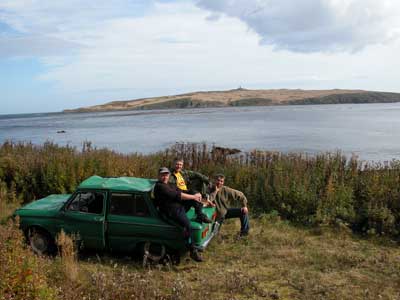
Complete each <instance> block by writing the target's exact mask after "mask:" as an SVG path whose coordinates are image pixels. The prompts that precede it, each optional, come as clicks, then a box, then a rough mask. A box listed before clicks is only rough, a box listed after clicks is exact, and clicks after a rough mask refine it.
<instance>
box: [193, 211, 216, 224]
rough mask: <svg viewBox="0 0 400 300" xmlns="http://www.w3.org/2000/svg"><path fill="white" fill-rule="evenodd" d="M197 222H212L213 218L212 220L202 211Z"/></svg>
mask: <svg viewBox="0 0 400 300" xmlns="http://www.w3.org/2000/svg"><path fill="white" fill-rule="evenodd" d="M196 222H198V223H212V220H210V219H209V218H208V217H207V216H206V215H205V214H203V213H201V214H199V215H197V218H196Z"/></svg>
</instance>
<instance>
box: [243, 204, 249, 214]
mask: <svg viewBox="0 0 400 300" xmlns="http://www.w3.org/2000/svg"><path fill="white" fill-rule="evenodd" d="M242 212H243V214H245V215H247V214H248V213H249V209H248V208H247V207H246V206H245V207H242Z"/></svg>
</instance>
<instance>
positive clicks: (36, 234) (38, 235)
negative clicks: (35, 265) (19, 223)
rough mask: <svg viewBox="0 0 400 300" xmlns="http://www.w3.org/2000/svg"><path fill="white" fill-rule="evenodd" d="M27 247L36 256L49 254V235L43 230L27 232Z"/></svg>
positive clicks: (33, 229)
mask: <svg viewBox="0 0 400 300" xmlns="http://www.w3.org/2000/svg"><path fill="white" fill-rule="evenodd" d="M29 245H30V246H31V248H32V250H33V252H35V253H36V254H38V255H46V254H50V253H51V250H52V249H53V243H52V239H51V237H50V235H49V234H48V233H47V232H45V231H44V230H40V229H36V228H32V229H30V230H29Z"/></svg>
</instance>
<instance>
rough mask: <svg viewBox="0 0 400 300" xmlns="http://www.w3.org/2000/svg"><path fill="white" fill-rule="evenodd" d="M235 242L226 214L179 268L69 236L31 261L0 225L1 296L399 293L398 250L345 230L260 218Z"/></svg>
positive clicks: (16, 237)
mask: <svg viewBox="0 0 400 300" xmlns="http://www.w3.org/2000/svg"><path fill="white" fill-rule="evenodd" d="M252 225H253V226H252V232H251V235H250V236H249V237H246V238H242V239H237V231H238V229H239V224H238V222H236V221H233V220H230V221H229V222H227V224H224V226H223V228H222V231H221V232H220V234H219V236H217V237H216V239H215V240H213V241H212V243H211V244H210V246H209V248H207V250H206V251H205V252H204V254H203V256H204V258H205V262H203V263H195V262H193V261H191V260H190V259H189V258H188V257H186V258H183V260H182V262H181V264H180V265H178V266H174V265H169V264H167V265H148V266H147V267H145V268H143V266H142V263H141V260H140V258H139V257H136V258H135V259H131V258H130V257H119V256H112V255H109V254H93V253H83V254H81V255H80V257H79V259H78V258H77V255H76V253H74V251H73V250H72V248H71V246H68V245H71V244H68V243H69V241H70V240H69V239H68V238H66V237H64V238H62V241H60V242H61V244H62V245H63V252H62V253H60V254H59V256H57V257H55V258H44V257H36V256H35V255H33V254H32V253H31V251H30V250H29V249H28V248H27V247H26V245H25V244H24V243H23V242H22V236H21V235H20V233H19V231H18V230H17V229H16V228H15V227H13V226H11V225H10V224H8V225H1V226H0V238H1V241H2V242H1V244H0V262H1V265H2V268H1V271H0V275H1V277H0V278H1V284H0V299H110V300H111V299H117V300H118V299H121V300H122V299H352V300H354V299H400V249H399V247H398V244H397V243H395V242H392V241H390V240H387V239H383V238H374V239H371V238H370V239H363V238H360V237H357V236H355V235H354V234H352V233H350V232H349V231H348V230H347V229H346V228H345V227H338V228H311V229H307V228H299V227H294V226H292V225H290V224H289V223H288V222H285V221H282V220H280V218H279V217H276V216H271V215H264V216H261V217H259V218H256V219H252Z"/></svg>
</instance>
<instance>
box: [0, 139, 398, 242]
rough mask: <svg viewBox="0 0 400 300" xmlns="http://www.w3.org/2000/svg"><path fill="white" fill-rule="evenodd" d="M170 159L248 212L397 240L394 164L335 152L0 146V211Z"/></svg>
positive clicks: (147, 170)
mask: <svg viewBox="0 0 400 300" xmlns="http://www.w3.org/2000/svg"><path fill="white" fill-rule="evenodd" d="M217 150H218V151H217ZM176 156H179V157H183V158H184V160H185V167H186V168H188V169H193V170H197V171H200V172H202V173H204V174H206V175H209V176H212V175H213V174H215V173H221V172H222V173H224V174H225V175H226V184H227V185H229V186H231V187H233V188H236V189H239V190H242V191H243V192H244V193H245V194H246V196H247V198H248V199H249V206H250V209H251V211H252V212H253V213H265V212H275V213H277V214H279V215H280V216H281V217H283V218H285V219H288V220H291V221H293V222H298V223H301V224H307V225H318V224H327V225H335V224H340V225H344V226H348V227H350V228H352V229H353V230H355V231H357V232H362V233H370V234H381V235H389V236H398V235H399V225H400V162H399V161H396V160H393V161H390V162H386V163H371V162H362V161H360V160H358V159H357V158H355V157H352V158H346V157H345V156H343V155H342V154H341V153H340V152H335V153H325V154H319V155H315V156H309V155H305V154H295V153H291V154H282V153H277V152H266V151H252V152H247V153H239V154H235V155H228V154H227V153H226V152H224V151H220V150H219V149H218V148H216V147H213V146H211V147H210V146H208V145H206V144H176V145H175V146H173V147H171V148H169V149H166V150H165V151H161V152H158V153H154V154H149V155H143V154H138V153H133V154H129V155H124V154H120V153H116V152H114V151H111V150H107V149H96V148H94V147H93V146H92V145H91V143H90V142H87V143H85V144H84V146H83V149H81V150H78V149H76V148H74V147H69V146H66V147H61V146H58V145H56V144H53V143H50V142H48V143H45V144H43V145H40V146H37V145H33V144H31V143H12V142H5V143H3V144H2V145H1V146H0V207H2V206H1V205H2V203H4V202H12V203H18V201H22V202H24V203H26V202H29V201H32V200H35V199H39V198H41V197H44V196H46V195H48V194H54V193H71V192H72V191H73V190H74V189H75V188H76V186H77V185H78V184H79V183H80V182H81V181H82V180H83V179H85V178H87V177H89V176H91V175H94V174H97V175H100V176H136V177H148V178H154V177H156V172H157V169H158V168H159V167H160V166H164V165H167V166H169V165H171V163H172V161H173V158H174V157H176ZM3 206H4V205H3Z"/></svg>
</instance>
